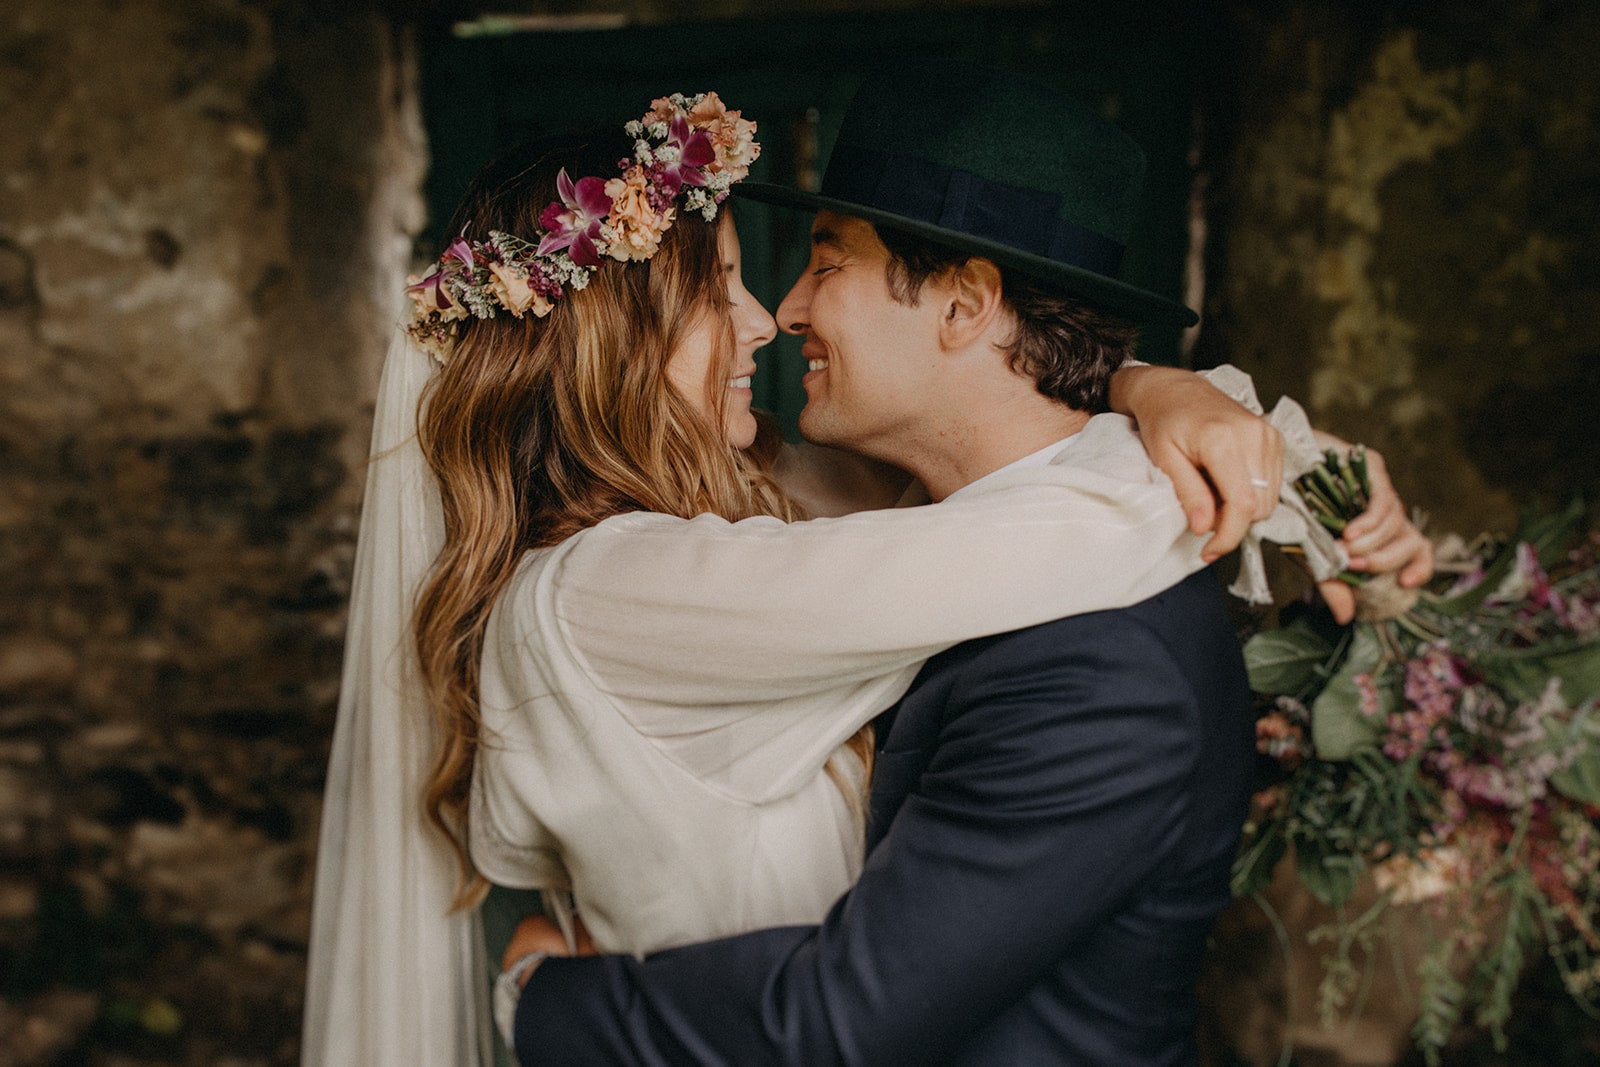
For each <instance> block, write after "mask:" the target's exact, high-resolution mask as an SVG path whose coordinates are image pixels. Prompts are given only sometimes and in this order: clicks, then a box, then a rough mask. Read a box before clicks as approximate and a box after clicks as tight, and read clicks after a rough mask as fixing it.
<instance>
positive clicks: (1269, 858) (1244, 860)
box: [1232, 820, 1289, 897]
mask: <svg viewBox="0 0 1600 1067" xmlns="http://www.w3.org/2000/svg"><path fill="white" fill-rule="evenodd" d="M1288 847H1289V843H1288V841H1287V840H1286V839H1285V838H1284V836H1283V824H1282V823H1281V822H1278V821H1276V820H1274V821H1273V822H1270V823H1268V824H1267V825H1266V826H1264V827H1262V828H1261V831H1260V832H1259V833H1258V834H1256V836H1255V837H1253V838H1251V839H1250V840H1249V841H1247V842H1245V843H1244V845H1243V847H1241V848H1240V849H1239V855H1238V856H1237V857H1236V858H1235V859H1234V861H1233V878H1232V888H1233V895H1234V896H1236V897H1248V896H1250V895H1251V894H1254V893H1259V892H1262V891H1263V890H1265V889H1266V888H1267V886H1269V885H1271V884H1272V872H1273V871H1275V870H1277V868H1278V861H1279V860H1281V859H1283V854H1284V852H1286V851H1287V850H1288Z"/></svg>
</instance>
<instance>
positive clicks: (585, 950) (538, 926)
mask: <svg viewBox="0 0 1600 1067" xmlns="http://www.w3.org/2000/svg"><path fill="white" fill-rule="evenodd" d="M573 923H574V926H575V933H576V934H577V936H578V951H577V952H576V953H574V952H572V951H571V950H570V949H568V948H567V939H566V938H565V937H562V936H561V930H560V928H559V927H557V926H556V924H555V923H553V922H551V921H550V920H549V919H546V918H545V917H544V916H543V915H530V916H528V917H527V918H526V919H523V920H522V921H521V922H520V923H518V924H517V929H516V932H514V933H513V934H512V935H511V943H510V944H508V945H507V946H506V951H505V955H504V956H502V957H500V969H501V970H506V969H507V968H509V967H510V966H511V965H512V964H513V963H515V962H516V961H517V960H519V959H521V958H522V957H523V956H526V955H527V954H528V953H530V952H548V953H550V955H552V956H573V955H577V956H594V955H597V952H596V949H595V947H594V942H593V941H592V940H590V938H589V931H588V930H587V929H585V928H584V925H583V920H582V919H578V918H574V919H573Z"/></svg>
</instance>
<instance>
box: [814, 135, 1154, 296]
mask: <svg viewBox="0 0 1600 1067" xmlns="http://www.w3.org/2000/svg"><path fill="white" fill-rule="evenodd" d="M821 193H822V195H823V196H829V197H833V198H835V199H838V200H848V201H851V202H854V203H857V204H860V205H862V206H863V207H872V208H877V209H878V210H880V211H887V212H890V213H891V214H895V215H901V216H903V217H905V218H907V219H912V220H915V221H917V222H925V223H929V224H931V225H934V226H939V227H941V228H943V229H946V230H954V231H956V232H957V233H964V234H967V235H968V236H971V237H978V238H982V239H984V240H988V241H994V242H995V243H997V244H1003V245H1009V246H1010V247H1012V248H1015V249H1017V250H1018V251H1019V252H1028V253H1031V254H1033V255H1036V256H1043V257H1045V258H1046V259H1053V260H1055V261H1056V262H1058V263H1064V264H1067V265H1068V266H1073V267H1078V268H1081V269H1083V270H1088V271H1093V272H1095V273H1096V274H1104V275H1107V276H1109V277H1116V275H1117V273H1118V271H1120V269H1121V267H1122V253H1123V252H1124V251H1125V246H1124V245H1123V244H1121V243H1120V242H1118V241H1115V240H1113V239H1111V238H1110V237H1107V236H1106V235H1105V234H1102V233H1096V232H1095V231H1094V230H1091V229H1088V228H1086V227H1083V226H1079V225H1077V224H1076V223H1072V222H1068V221H1066V220H1065V219H1060V218H1057V217H1056V209H1057V206H1058V205H1059V204H1060V201H1061V197H1060V195H1059V194H1057V193H1050V192H1045V191H1042V190H1039V189H1029V188H1026V187H1023V186H1019V185H1008V184H1006V183H1004V182H997V181H991V180H989V179H988V178H982V177H979V176H978V175H976V174H973V173H972V172H970V171H965V170H959V169H957V168H955V167H951V166H948V165H946V164H943V163H933V162H929V161H928V160H925V159H916V158H913V157H911V156H902V155H894V154H891V153H888V152H880V151H877V150H875V149H870V148H862V147H860V146H857V145H845V144H840V145H838V146H836V147H835V148H834V152H833V157H832V159H830V160H829V161H828V170H827V172H826V173H825V174H824V175H823V179H822V189H821Z"/></svg>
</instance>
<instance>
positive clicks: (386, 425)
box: [302, 331, 492, 1067]
mask: <svg viewBox="0 0 1600 1067" xmlns="http://www.w3.org/2000/svg"><path fill="white" fill-rule="evenodd" d="M432 374H433V362H432V361H431V360H430V359H429V358H428V356H427V355H426V354H425V353H424V352H423V351H422V350H421V349H420V348H418V347H417V346H416V345H415V344H413V343H412V342H411V341H410V339H409V338H407V337H406V335H405V334H403V333H401V332H399V331H396V339H395V341H394V343H393V344H392V345H391V346H390V350H389V356H388V359H387V361H386V362H385V364H384V371H383V378H382V381H381V383H380V384H379V386H378V403H377V410H376V412H375V413H374V420H373V430H372V452H371V459H370V465H369V467H368V469H367V485H366V494H365V497H364V499H363V503H362V512H361V535H360V540H359V543H358V547H357V551H356V565H355V582H354V586H353V589H352V593H351V606H350V622H349V629H348V633H347V636H346V644H345V660H344V679H343V684H342V687H341V689H340V693H339V719H338V725H337V727H336V728H335V730H334V736H333V750H332V754H331V756H330V758H329V762H328V783H327V790H326V796H325V799H324V802H323V816H322V831H321V840H320V843H319V846H318V851H317V883H316V892H315V899H314V902H313V907H312V922H311V950H310V966H309V971H308V974H307V986H306V1013H305V1028H304V1033H303V1046H302V1048H303V1051H302V1062H303V1063H305V1064H306V1065H307V1067H321V1065H324V1064H327V1065H337V1067H344V1065H352V1064H401V1063H403V1064H415V1065H419V1067H435V1065H437V1067H461V1065H471V1064H483V1063H488V1062H489V1057H490V1055H491V1050H492V1046H491V1042H490V1038H489V1029H488V1028H489V1018H488V1013H487V1004H488V990H487V979H486V976H485V965H484V962H483V948H482V938H481V936H480V932H479V929H478V916H477V912H476V911H470V912H461V913H455V914H449V915H447V912H448V909H449V906H450V901H451V898H452V896H453V894H454V890H455V885H456V867H455V861H454V858H453V854H452V853H451V851H450V849H449V847H448V846H447V845H446V844H445V843H444V841H443V840H442V839H441V838H440V837H439V835H438V834H437V833H435V832H434V831H433V830H431V829H430V828H428V826H427V825H426V824H425V820H424V817H423V813H422V803H421V799H420V798H421V790H422V783H423V782H424V781H425V780H426V777H427V773H428V766H429V763H430V760H431V754H432V750H433V737H434V728H433V723H432V718H431V716H430V713H429V710H428V705H427V700H426V698H425V697H424V695H423V691H422V688H421V684H420V680H419V678H418V676H417V664H416V654H415V650H414V648H413V645H412V642H411V638H410V632H411V627H410V621H411V609H412V604H413V600H414V597H415V595H416V591H417V588H418V586H419V584H420V583H421V581H422V578H423V577H424V575H426V573H427V571H428V568H429V566H430V565H431V564H432V563H433V560H434V557H435V556H436V555H437V554H438V551H439V547H440V545H441V544H442V543H443V538H444V534H443V520H442V518H441V513H440V505H439V498H438V492H437V489H436V488H435V486H434V484H433V479H432V474H431V473H430V472H429V470H428V468H427V465H426V463H425V462H424V460H423V458H422V453H421V451H420V450H419V448H418V447H417V442H416V423H417V403H418V400H419V398H420V397H421V395H422V391H423V389H424V387H425V386H426V385H427V382H428V380H429V378H430V377H431V375H432Z"/></svg>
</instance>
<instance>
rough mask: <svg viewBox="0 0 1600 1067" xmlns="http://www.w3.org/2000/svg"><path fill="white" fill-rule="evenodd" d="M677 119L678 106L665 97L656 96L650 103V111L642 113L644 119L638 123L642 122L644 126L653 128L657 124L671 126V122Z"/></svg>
mask: <svg viewBox="0 0 1600 1067" xmlns="http://www.w3.org/2000/svg"><path fill="white" fill-rule="evenodd" d="M677 117H678V105H677V104H674V103H673V102H672V101H671V100H669V99H668V98H667V97H664V96H658V97H656V98H655V99H654V100H652V101H650V110H649V111H646V112H645V113H644V117H643V118H642V119H640V120H639V121H641V122H643V123H644V124H645V125H646V126H653V125H655V124H656V123H658V122H660V123H665V124H667V125H671V124H672V120H673V119H675V118H677Z"/></svg>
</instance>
